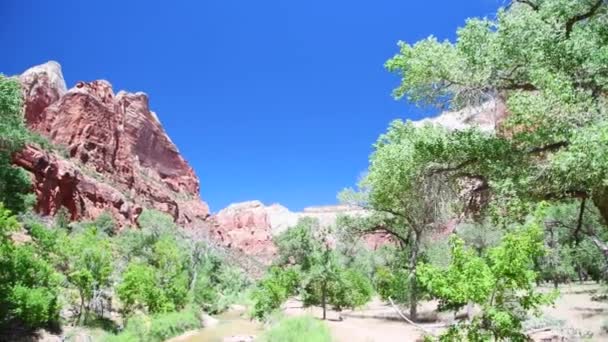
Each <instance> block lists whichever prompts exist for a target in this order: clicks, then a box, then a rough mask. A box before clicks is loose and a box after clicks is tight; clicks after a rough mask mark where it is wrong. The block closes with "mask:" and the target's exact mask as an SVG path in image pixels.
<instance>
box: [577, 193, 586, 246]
mask: <svg viewBox="0 0 608 342" xmlns="http://www.w3.org/2000/svg"><path fill="white" fill-rule="evenodd" d="M586 201H587V197H583V198H582V199H581V208H580V210H579V212H578V221H577V222H576V229H575V230H574V241H575V243H576V245H577V246H578V244H579V243H580V236H579V235H580V231H581V228H582V227H583V216H584V214H585V202H586Z"/></svg>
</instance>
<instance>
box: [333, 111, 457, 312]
mask: <svg viewBox="0 0 608 342" xmlns="http://www.w3.org/2000/svg"><path fill="white" fill-rule="evenodd" d="M446 139H447V131H446V130H445V129H442V128H440V127H435V126H431V125H425V126H422V127H415V126H414V125H413V124H411V123H403V122H401V121H394V122H393V123H392V124H391V125H390V127H389V129H388V132H387V133H385V134H382V135H381V136H380V137H379V138H378V141H377V142H376V144H374V152H373V153H372V155H371V157H370V163H369V169H368V172H367V174H366V176H365V177H364V178H363V179H362V180H361V181H360V182H359V190H358V191H354V190H351V189H347V190H345V191H343V192H342V193H341V194H340V197H341V200H342V201H343V202H346V203H349V204H352V205H356V206H360V207H363V208H367V209H369V210H370V211H371V214H370V215H369V216H365V217H354V218H353V217H343V218H341V220H340V222H339V225H341V226H343V227H347V228H348V229H351V232H353V233H358V234H369V233H374V232H384V233H388V234H390V235H391V236H392V237H393V238H394V239H395V241H397V245H398V246H399V247H400V250H401V251H402V252H404V253H407V260H406V261H405V262H406V264H405V265H403V266H405V268H407V270H408V275H407V279H408V283H409V285H408V294H409V298H408V299H407V302H408V303H409V306H410V310H409V311H410V317H411V318H412V319H414V320H415V319H416V316H417V304H418V300H419V299H420V297H421V293H419V291H418V288H417V280H416V267H417V265H418V262H419V261H420V259H421V257H422V256H423V250H422V249H423V246H424V244H423V243H424V241H425V239H427V238H428V237H430V236H431V235H432V234H433V232H435V231H437V230H439V229H441V227H442V225H443V224H445V223H446V222H447V218H448V217H449V215H450V213H451V212H452V211H453V207H454V204H455V203H456V201H455V198H456V193H455V192H454V190H455V188H454V187H452V186H450V185H451V184H450V183H449V182H447V181H446V180H445V179H443V175H441V174H434V173H433V172H430V173H429V170H428V161H429V160H430V158H432V157H433V156H434V155H435V150H436V149H438V148H440V147H441V146H443V144H445V140H446ZM421 146H422V147H424V148H420V147H421ZM403 266H402V268H403Z"/></svg>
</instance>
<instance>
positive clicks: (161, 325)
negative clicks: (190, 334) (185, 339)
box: [147, 310, 201, 341]
mask: <svg viewBox="0 0 608 342" xmlns="http://www.w3.org/2000/svg"><path fill="white" fill-rule="evenodd" d="M200 327H201V323H200V320H199V319H198V317H197V315H196V313H195V312H194V311H193V310H185V311H182V312H172V313H168V314H162V315H158V316H155V317H154V318H153V319H152V324H151V325H150V331H149V334H148V339H147V341H165V340H167V339H169V338H171V337H174V336H177V335H180V334H182V333H184V332H186V331H188V330H193V329H198V328H200Z"/></svg>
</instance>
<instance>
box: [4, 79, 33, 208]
mask: <svg viewBox="0 0 608 342" xmlns="http://www.w3.org/2000/svg"><path fill="white" fill-rule="evenodd" d="M28 136H29V133H28V131H27V128H26V127H25V123H24V121H23V113H22V99H21V85H20V84H19V81H18V80H17V79H14V78H7V77H5V76H3V75H0V202H3V203H4V205H5V207H6V208H7V209H9V210H11V211H12V212H14V213H21V212H24V211H26V210H27V209H28V208H30V207H31V205H32V204H33V203H34V198H33V196H32V195H31V194H30V193H29V192H30V188H31V182H30V179H29V177H28V175H27V173H26V172H25V171H24V170H22V169H21V168H18V167H14V166H12V165H11V155H12V153H13V152H16V151H18V150H20V149H21V148H22V147H23V145H24V144H25V142H26V141H27V140H28Z"/></svg>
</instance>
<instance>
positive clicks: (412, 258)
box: [409, 231, 421, 321]
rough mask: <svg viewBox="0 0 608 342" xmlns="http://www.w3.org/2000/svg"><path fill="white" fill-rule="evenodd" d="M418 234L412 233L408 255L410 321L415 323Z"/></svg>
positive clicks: (416, 314)
mask: <svg viewBox="0 0 608 342" xmlns="http://www.w3.org/2000/svg"><path fill="white" fill-rule="evenodd" d="M420 235H421V234H420V233H418V232H417V231H414V243H413V245H412V252H411V255H410V298H409V299H410V319H411V320H412V321H416V318H417V316H418V312H417V309H418V288H417V283H416V266H417V264H418V249H419V248H420Z"/></svg>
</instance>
